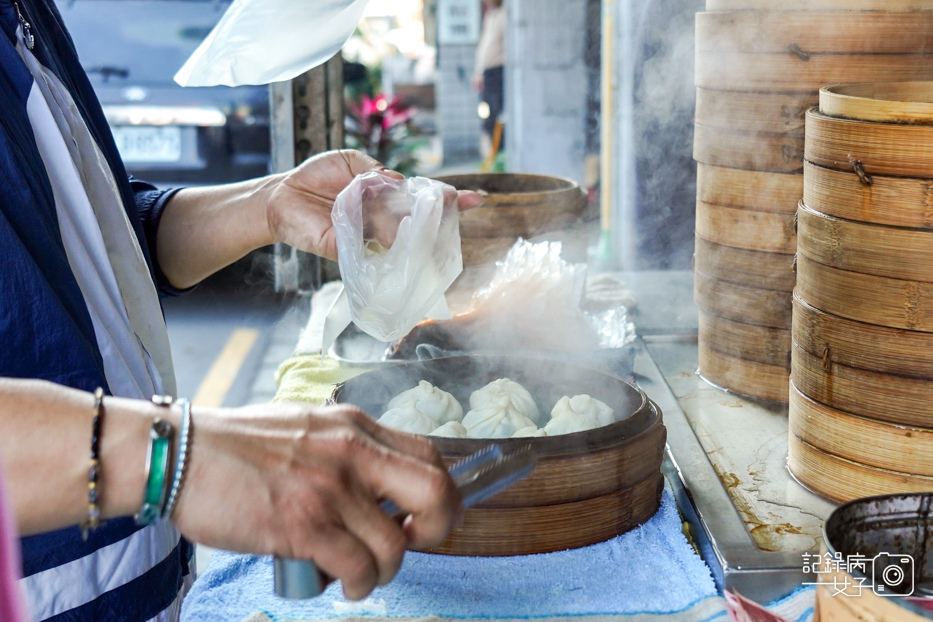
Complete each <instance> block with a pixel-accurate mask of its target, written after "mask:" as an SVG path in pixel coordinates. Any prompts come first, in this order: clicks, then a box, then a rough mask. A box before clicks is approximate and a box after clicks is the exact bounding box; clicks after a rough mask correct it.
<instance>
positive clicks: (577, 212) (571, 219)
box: [437, 173, 586, 266]
mask: <svg viewBox="0 0 933 622" xmlns="http://www.w3.org/2000/svg"><path fill="white" fill-rule="evenodd" d="M437 180H438V181H441V182H443V183H446V184H450V185H451V186H454V187H455V188H457V189H459V190H482V191H484V192H487V193H489V196H487V197H486V200H485V201H484V202H483V205H481V206H480V207H476V208H473V209H470V210H467V211H464V212H461V213H460V238H461V249H462V252H463V263H464V265H466V266H472V265H478V264H482V263H487V262H491V261H495V260H497V259H500V258H501V257H502V256H503V255H504V254H505V253H506V252H507V251H508V249H509V248H511V246H512V244H513V243H514V242H515V240H516V239H518V238H519V237H523V238H531V237H534V236H536V235H541V234H544V233H547V232H549V231H557V230H561V229H565V228H567V227H569V226H570V225H573V224H575V223H576V222H578V221H580V220H581V218H582V217H583V212H584V210H585V209H586V194H585V193H584V192H583V190H582V189H581V188H580V186H579V185H578V184H577V183H576V182H575V181H573V180H571V179H564V178H562V177H551V176H548V175H530V174H525V173H475V174H464V175H447V176H442V177H438V178H437Z"/></svg>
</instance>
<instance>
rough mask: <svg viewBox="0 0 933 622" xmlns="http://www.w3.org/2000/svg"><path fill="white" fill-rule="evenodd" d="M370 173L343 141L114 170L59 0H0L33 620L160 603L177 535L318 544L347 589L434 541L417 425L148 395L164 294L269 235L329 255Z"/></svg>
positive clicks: (13, 340)
mask: <svg viewBox="0 0 933 622" xmlns="http://www.w3.org/2000/svg"><path fill="white" fill-rule="evenodd" d="M370 170H377V171H381V172H382V173H383V174H385V175H389V176H396V177H398V176H399V175H398V174H397V173H394V172H392V171H387V170H385V169H384V168H382V167H381V165H380V164H379V163H378V162H375V161H374V160H372V159H370V158H368V157H366V156H365V155H363V154H361V153H358V152H352V151H339V152H332V153H327V154H323V155H321V156H317V157H315V158H312V159H310V160H308V161H306V162H305V163H303V164H302V165H301V166H299V167H298V168H296V169H294V170H292V171H290V172H288V173H285V174H279V175H271V176H269V177H265V178H261V179H256V180H251V181H246V182H241V183H237V184H231V185H226V186H218V187H208V188H198V189H181V190H166V191H163V190H158V189H156V188H155V187H154V186H152V185H150V184H147V183H145V182H142V181H137V180H130V179H129V178H128V177H127V174H126V172H125V169H124V167H123V164H122V163H121V161H120V158H119V155H118V153H117V150H116V147H115V145H114V141H113V138H112V136H111V134H110V131H109V129H108V126H107V123H106V121H105V119H104V116H103V113H102V111H101V108H100V105H99V104H98V102H97V99H96V97H95V95H94V93H93V91H92V89H91V86H90V84H89V82H88V79H87V77H86V76H85V74H84V72H83V71H82V69H81V66H80V64H79V62H78V58H77V55H76V53H75V50H74V47H73V44H72V42H71V39H70V37H69V36H68V34H67V32H66V30H65V28H64V26H63V24H62V21H61V17H60V15H59V14H58V12H57V10H56V9H55V7H54V4H53V3H52V2H50V1H49V0H0V459H2V460H3V466H4V470H5V471H6V475H7V477H8V481H7V489H8V492H9V493H10V502H11V504H12V507H13V510H14V516H15V518H16V521H17V523H18V529H19V531H20V534H21V535H22V536H23V537H22V540H21V545H22V560H23V568H22V570H23V578H22V579H21V581H20V586H21V588H22V590H23V592H24V595H25V599H26V602H27V605H28V608H29V609H30V611H31V615H32V616H33V618H34V619H36V620H56V621H57V620H61V621H65V620H67V621H79V620H80V621H92V620H93V621H95V622H102V621H108V620H121V621H128V622H136V621H139V622H142V621H145V620H174V619H177V618H178V614H179V611H180V604H181V599H182V597H183V594H184V592H185V589H186V586H187V585H188V584H189V582H190V579H191V578H190V576H188V568H187V564H188V560H189V559H190V547H189V545H188V544H187V540H193V541H197V542H203V543H205V544H207V545H210V546H215V547H219V548H224V549H229V550H237V551H242V552H247V553H256V554H277V555H282V556H286V557H292V558H304V559H313V560H315V562H316V563H317V565H318V566H319V567H320V568H321V569H322V570H323V571H325V572H326V573H327V574H329V575H330V576H332V577H334V578H337V579H340V580H342V583H343V589H344V592H345V593H346V594H347V596H348V597H351V598H361V597H363V596H365V595H366V594H368V593H369V592H370V591H371V590H372V589H373V587H374V586H375V585H377V584H382V583H385V582H387V581H388V580H389V579H390V578H391V577H392V576H393V575H394V574H395V572H396V571H397V570H398V568H399V565H400V563H401V558H402V555H403V552H404V550H405V549H406V548H421V547H426V546H432V545H436V544H438V543H440V542H441V541H442V540H443V539H444V537H445V536H446V534H447V533H448V531H449V530H450V528H451V526H452V524H453V523H454V521H455V520H456V519H457V515H458V513H459V511H460V510H459V497H458V494H457V492H456V489H455V488H454V486H453V484H452V482H451V480H450V478H449V477H448V475H447V473H446V471H445V470H444V468H443V463H442V462H441V460H440V458H439V456H438V454H437V452H436V451H435V450H434V449H433V448H432V446H431V445H430V443H428V442H426V441H424V440H422V439H418V438H416V437H412V436H409V435H405V434H401V433H397V432H393V431H391V430H387V429H384V428H382V427H380V426H378V425H377V424H375V423H374V422H373V421H372V419H370V418H369V417H367V416H366V415H365V414H363V413H361V412H359V411H358V410H356V409H354V408H351V407H346V406H336V407H327V408H325V407H317V408H315V407H310V406H302V405H296V404H276V405H271V404H270V405H266V406H253V407H247V408H241V409H232V410H231V409H227V410H224V409H210V408H197V407H196V408H194V409H191V408H190V406H189V405H187V404H186V403H185V402H184V401H174V402H172V400H170V399H162V400H155V401H151V400H150V398H151V397H152V396H153V395H174V393H175V382H174V375H173V369H172V362H171V355H170V352H169V347H168V340H167V336H166V332H165V324H164V320H163V317H162V313H161V308H160V304H159V296H160V295H173V294H177V293H179V292H180V291H182V290H184V289H186V288H189V287H191V286H193V285H195V284H196V283H198V282H199V281H200V280H202V279H203V278H205V277H206V276H208V275H210V274H211V273H213V272H215V271H216V270H218V269H220V268H221V267H223V266H225V265H228V264H230V263H231V262H233V261H235V260H237V259H238V258H240V257H242V256H244V255H245V254H246V253H248V252H250V251H251V250H253V249H256V248H259V247H261V246H264V245H267V244H271V243H275V242H284V243H287V244H290V245H293V246H295V247H298V248H300V249H303V250H306V251H309V252H314V253H317V254H319V255H322V256H324V257H328V258H331V259H333V258H335V257H336V254H337V251H336V247H335V240H334V233H333V230H332V228H331V222H330V210H331V208H332V206H333V201H334V198H335V197H336V195H337V194H338V193H339V192H340V191H341V190H342V189H343V188H344V187H345V186H346V185H347V184H348V183H349V182H350V181H351V180H352V179H353V177H354V176H355V175H357V174H359V173H362V172H366V171H370ZM480 200H481V198H480V197H479V196H478V195H473V194H464V195H462V196H461V205H464V204H465V205H466V206H469V205H471V204H476V203H478V202H479V201H480ZM98 388H100V389H102V391H99V392H97V393H96V394H95V393H94V392H95V391H96V390H97V389H98ZM157 402H158V403H157ZM92 454H93V456H92ZM147 456H148V458H147ZM92 458H93V462H92V461H91V460H92ZM153 491H155V495H154V496H153ZM144 496H145V503H146V504H147V505H143V502H144ZM383 498H392V499H393V500H394V501H395V502H396V503H397V504H398V505H400V506H401V507H404V508H406V510H407V511H408V512H409V513H410V516H409V517H408V518H407V519H406V520H405V521H404V522H403V523H402V524H398V523H396V522H394V521H392V520H390V519H389V518H388V517H387V516H386V515H385V514H384V513H383V512H382V511H381V510H380V509H379V506H378V502H379V500H380V499H383ZM141 510H142V511H141ZM134 514H139V515H140V516H141V517H142V520H139V521H137V520H134V518H132V516H133V515H134ZM182 535H183V536H184V537H182Z"/></svg>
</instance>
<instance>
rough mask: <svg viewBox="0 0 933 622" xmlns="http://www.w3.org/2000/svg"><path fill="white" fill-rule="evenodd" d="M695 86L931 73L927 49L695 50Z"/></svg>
mask: <svg viewBox="0 0 933 622" xmlns="http://www.w3.org/2000/svg"><path fill="white" fill-rule="evenodd" d="M695 77H696V86H698V87H701V88H705V89H716V90H720V91H760V92H771V93H800V92H807V91H812V92H813V93H817V92H818V91H819V90H820V89H821V88H823V87H824V86H828V85H831V84H839V83H842V82H846V83H848V82H881V81H884V80H890V81H895V82H909V81H918V80H931V79H933V63H931V62H930V56H929V55H927V54H811V55H810V60H807V61H804V60H802V59H801V58H800V57H798V56H796V55H793V54H791V53H789V52H784V53H779V54H745V53H741V52H703V51H699V52H697V53H696V74H695Z"/></svg>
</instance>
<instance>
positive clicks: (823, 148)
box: [805, 60, 933, 183]
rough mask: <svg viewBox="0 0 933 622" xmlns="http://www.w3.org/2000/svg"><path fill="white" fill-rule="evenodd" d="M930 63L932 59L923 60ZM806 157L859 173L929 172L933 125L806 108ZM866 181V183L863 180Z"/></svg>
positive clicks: (916, 174) (926, 174)
mask: <svg viewBox="0 0 933 622" xmlns="http://www.w3.org/2000/svg"><path fill="white" fill-rule="evenodd" d="M927 62H928V64H929V65H930V67H933V62H930V61H929V60H928V61H927ZM806 132H807V141H806V149H805V154H806V159H807V160H808V161H810V162H812V163H814V164H818V165H820V166H825V167H827V168H834V169H836V170H844V171H851V170H855V171H856V172H858V171H859V170H860V171H861V174H859V176H860V177H861V178H863V179H864V178H865V176H866V175H867V176H868V177H871V176H872V175H890V176H894V177H930V176H933V127H931V126H926V125H902V124H895V123H875V122H872V121H855V120H852V119H837V118H835V117H829V116H826V115H824V114H822V113H821V112H819V111H818V110H810V111H809V112H807V126H806ZM866 183H870V182H869V181H867V180H866Z"/></svg>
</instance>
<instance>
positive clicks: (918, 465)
mask: <svg viewBox="0 0 933 622" xmlns="http://www.w3.org/2000/svg"><path fill="white" fill-rule="evenodd" d="M788 419H789V423H790V431H791V433H792V434H794V435H795V436H796V437H797V438H799V439H800V440H802V441H805V442H807V443H809V444H810V445H812V446H814V447H817V448H819V449H822V450H824V451H827V452H829V453H831V454H833V455H836V456H840V457H842V458H846V459H848V460H852V461H853V462H860V463H862V464H866V465H869V466H874V467H878V468H881V469H888V470H891V471H901V472H904V473H911V474H914V475H926V476H933V429H930V428H919V427H907V426H902V425H894V424H891V423H887V422H884V421H876V420H874V419H868V418H866V417H858V416H856V415H852V414H850V413H847V412H843V411H841V410H836V409H835V408H830V407H829V406H825V405H823V404H820V403H819V402H816V401H814V400H812V399H810V398H809V397H807V396H806V395H804V394H803V393H801V392H800V390H799V389H798V388H797V387H796V386H795V385H794V384H793V383H791V387H790V406H789V410H788Z"/></svg>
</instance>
